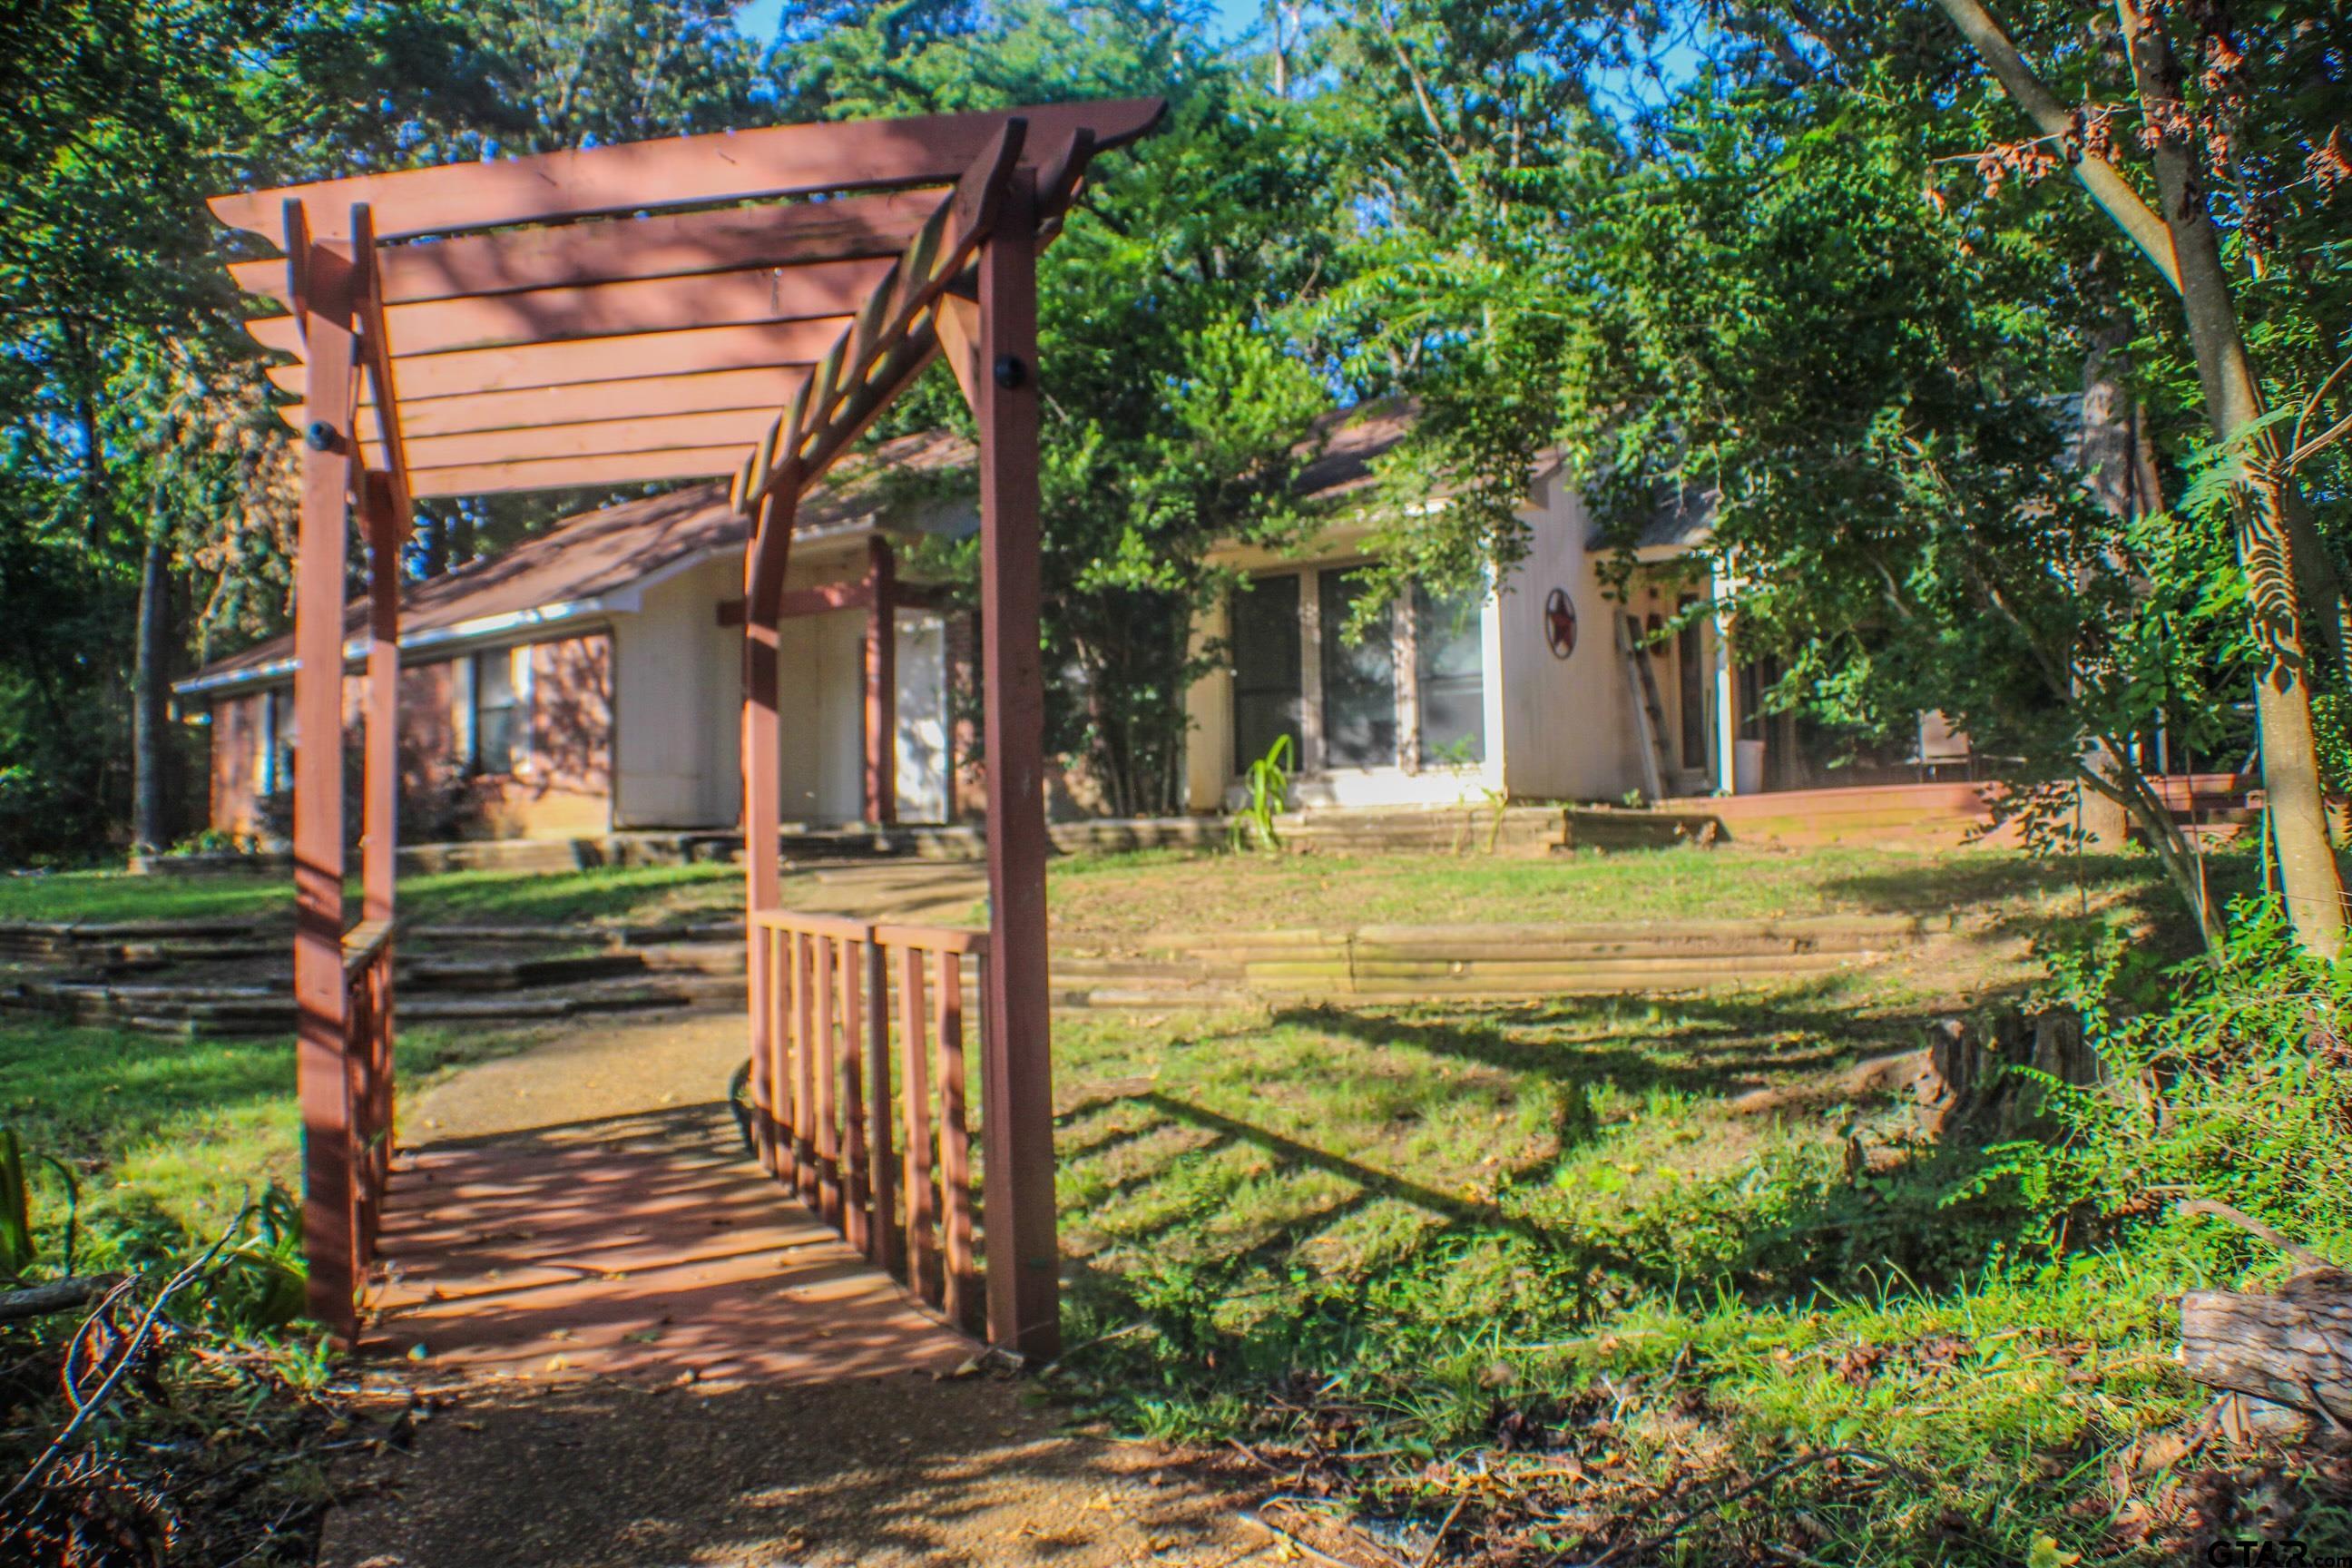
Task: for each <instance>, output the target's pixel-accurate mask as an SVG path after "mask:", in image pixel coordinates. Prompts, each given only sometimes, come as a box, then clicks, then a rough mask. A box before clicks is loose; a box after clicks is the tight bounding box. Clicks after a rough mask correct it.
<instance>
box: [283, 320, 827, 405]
mask: <svg viewBox="0 0 2352 1568" xmlns="http://www.w3.org/2000/svg"><path fill="white" fill-rule="evenodd" d="M839 335H840V329H839V323H837V322H833V321H782V322H776V323H772V324H767V325H758V326H748V327H698V328H690V329H687V330H684V331H675V332H644V333H637V334H634V335H631V336H626V337H618V338H586V339H573V340H571V341H569V342H554V343H531V344H529V345H526V346H523V347H519V348H509V349H476V350H471V351H462V352H457V353H445V354H427V355H425V357H423V358H421V359H415V360H410V361H407V362H405V363H403V364H402V365H401V367H400V370H401V377H400V383H401V384H400V395H401V401H402V405H403V406H404V407H411V408H413V407H415V405H417V404H418V403H420V402H422V401H423V400H425V399H426V398H438V397H471V396H477V395H480V394H483V393H489V392H516V391H522V390H526V389H529V388H533V387H547V386H580V385H587V384H599V383H605V382H614V381H629V380H638V379H643V378H645V377H648V376H673V375H696V374H707V373H709V372H713V371H730V370H768V369H773V368H775V367H777V366H780V365H803V366H805V365H812V364H814V363H816V362H817V360H818V359H819V358H820V357H822V356H823V354H824V352H825V350H826V349H828V348H830V347H832V346H833V342H834V340H835V338H836V337H838V336H839ZM268 374H269V379H270V382H271V383H272V384H274V385H276V386H278V387H279V388H281V389H283V390H285V391H288V392H292V393H298V394H299V392H300V391H301V390H302V381H303V373H302V367H301V366H300V365H299V364H293V365H280V366H278V368H277V369H274V370H272V371H270V372H269V373H268Z"/></svg>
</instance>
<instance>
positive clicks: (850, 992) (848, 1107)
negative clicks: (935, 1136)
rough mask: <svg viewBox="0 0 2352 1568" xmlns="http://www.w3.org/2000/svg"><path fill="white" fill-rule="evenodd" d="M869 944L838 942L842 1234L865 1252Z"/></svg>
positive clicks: (869, 1242) (868, 1233) (868, 1242)
mask: <svg viewBox="0 0 2352 1568" xmlns="http://www.w3.org/2000/svg"><path fill="white" fill-rule="evenodd" d="M865 945H866V944H865V943H863V942H854V941H851V940H849V939H847V938H843V939H842V940H840V941H839V942H836V943H835V951H836V952H838V953H839V955H840V959H841V973H840V987H841V1047H840V1050H841V1054H840V1057H839V1058H838V1061H837V1063H836V1066H837V1068H838V1071H837V1072H836V1074H835V1081H837V1082H838V1083H839V1084H840V1085H841V1097H840V1098H841V1187H842V1226H841V1234H842V1237H843V1239H845V1240H846V1241H847V1242H848V1243H849V1245H850V1246H851V1247H854V1248H856V1250H857V1251H859V1252H870V1251H871V1250H872V1246H873V1231H872V1230H871V1229H870V1228H869V1224H870V1216H869V1215H867V1214H866V1198H867V1192H868V1184H867V1182H866V1096H865V1093H864V1092H863V1085H862V1084H861V1083H860V1081H859V1079H860V1076H861V1074H862V1072H863V1069H864V1063H865V1058H866V1008H865V1005H864V998H865V993H866V984H865V981H866V954H865V952H864V948H865Z"/></svg>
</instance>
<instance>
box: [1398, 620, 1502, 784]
mask: <svg viewBox="0 0 2352 1568" xmlns="http://www.w3.org/2000/svg"><path fill="white" fill-rule="evenodd" d="M1484 599H1485V595H1481V594H1476V593H1468V594H1456V595H1448V596H1445V597H1442V598H1441V597H1439V596H1437V595H1433V594H1431V593H1430V592H1429V590H1427V589H1426V588H1415V589H1414V590H1413V591H1412V642H1413V684H1414V687H1415V689H1417V691H1418V692H1419V694H1420V698H1421V760H1422V762H1423V763H1424V764H1429V763H1441V764H1442V763H1483V762H1485V761H1486V637H1485V629H1486V628H1485V626H1484V623H1483V621H1482V619H1481V616H1480V615H1479V609H1480V605H1482V604H1483V602H1484Z"/></svg>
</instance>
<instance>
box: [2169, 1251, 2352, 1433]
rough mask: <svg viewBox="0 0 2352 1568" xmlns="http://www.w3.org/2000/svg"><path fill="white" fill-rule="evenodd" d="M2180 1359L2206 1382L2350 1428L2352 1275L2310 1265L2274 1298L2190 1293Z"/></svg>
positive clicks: (2184, 1303) (2183, 1309) (2183, 1306)
mask: <svg viewBox="0 0 2352 1568" xmlns="http://www.w3.org/2000/svg"><path fill="white" fill-rule="evenodd" d="M2180 1362H2181V1365H2182V1367H2183V1368H2185V1369H2186V1370H2187V1372H2188V1373H2189V1376H2190V1377H2192V1378H2195V1379H2196V1380H2197V1381H2198V1382H2200V1383H2202V1384H2208V1385H2210V1386H2211V1387H2214V1388H2222V1389H2228V1390H2230V1391H2231V1392H2232V1393H2235V1394H2251V1395H2252V1396H2253V1397H2255V1398H2257V1399H2267V1400H2269V1401H2271V1402H2272V1403H2273V1404H2275V1405H2287V1406H2290V1407H2292V1408H2294V1409H2296V1410H2300V1411H2302V1412H2304V1413H2305V1414H2306V1415H2314V1416H2317V1417H2318V1418H2319V1419H2320V1420H2322V1421H2323V1422H2326V1424H2328V1425H2330V1426H2336V1427H2337V1428H2339V1429H2352V1274H2347V1273H2346V1272H2344V1271H2343V1270H2342V1269H2338V1268H2314V1269H2310V1270H2307V1271H2305V1272H2304V1273H2301V1274H2298V1275H2296V1276H2295V1277H2294V1278H2293V1279H2289V1280H2288V1281H2287V1282H2286V1283H2285V1284H2284V1286H2282V1287H2280V1289H2279V1291H2278V1293H2277V1294H2276V1295H2270V1296H2257V1295H2246V1294H2241V1293H2240V1292H2237V1291H2234V1290H2191V1291H2189V1292H2188V1293H2187V1294H2186V1295H2184V1296H2182V1297H2181V1298H2180Z"/></svg>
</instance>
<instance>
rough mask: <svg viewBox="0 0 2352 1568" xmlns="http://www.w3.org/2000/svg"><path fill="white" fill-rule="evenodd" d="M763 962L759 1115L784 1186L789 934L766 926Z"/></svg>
mask: <svg viewBox="0 0 2352 1568" xmlns="http://www.w3.org/2000/svg"><path fill="white" fill-rule="evenodd" d="M791 952H792V936H791V933H789V932H787V931H783V930H782V929H781V928H779V927H773V926H772V927H770V928H769V929H768V931H767V941H766V942H764V943H763V944H762V945H761V961H762V962H763V963H766V965H767V974H768V991H767V998H766V1001H767V1007H768V1043H767V1060H765V1061H764V1062H762V1063H761V1076H763V1077H764V1078H765V1079H767V1098H766V1099H765V1100H763V1101H762V1102H761V1107H760V1114H761V1117H763V1118H764V1119H765V1120H766V1121H767V1132H766V1138H767V1156H768V1170H769V1173H771V1174H772V1175H773V1176H774V1177H775V1178H776V1179H777V1180H778V1181H780V1182H782V1183H783V1184H786V1185H787V1186H789V1185H791V1184H792V1181H793V1111H792V1105H793V966H792V959H791Z"/></svg>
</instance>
